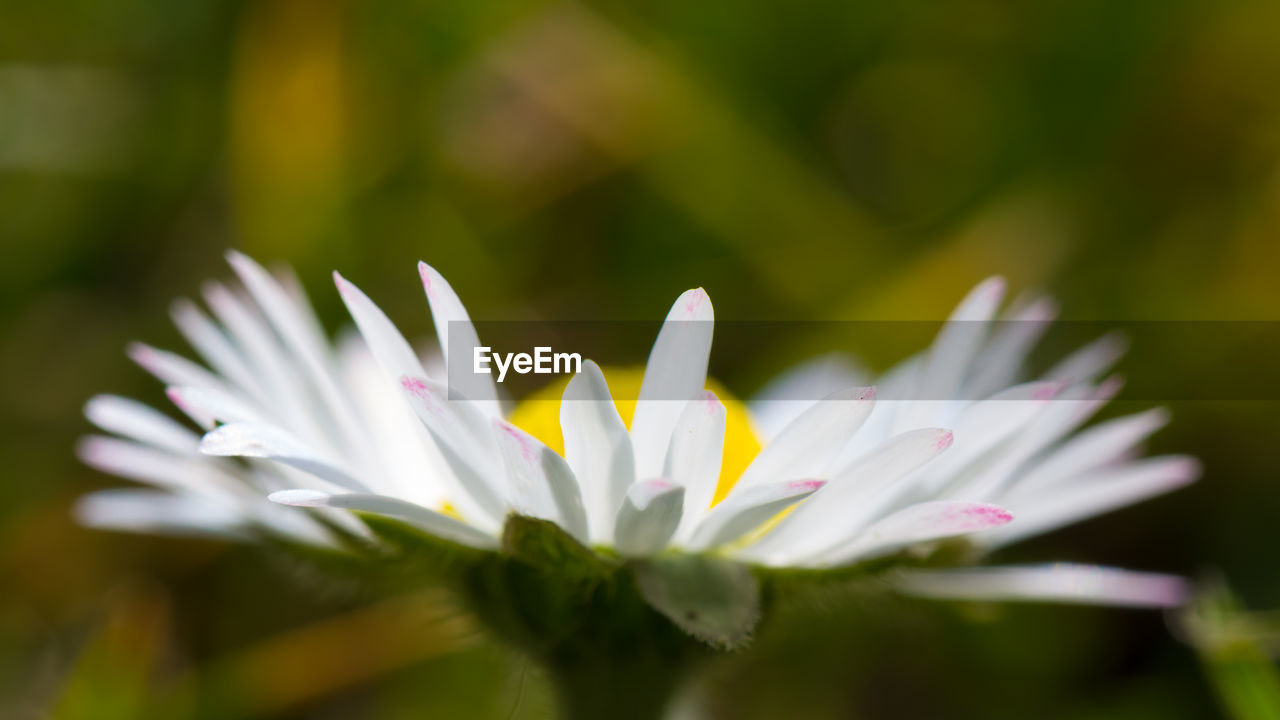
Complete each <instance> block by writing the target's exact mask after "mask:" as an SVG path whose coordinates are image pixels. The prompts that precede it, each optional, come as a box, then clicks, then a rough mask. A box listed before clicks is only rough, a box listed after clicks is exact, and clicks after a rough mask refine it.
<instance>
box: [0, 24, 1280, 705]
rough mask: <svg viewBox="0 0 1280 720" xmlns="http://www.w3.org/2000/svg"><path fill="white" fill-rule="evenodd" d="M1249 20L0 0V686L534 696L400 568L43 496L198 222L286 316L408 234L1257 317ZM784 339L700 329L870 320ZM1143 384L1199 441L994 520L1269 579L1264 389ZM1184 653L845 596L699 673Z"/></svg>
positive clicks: (993, 664) (450, 698) (789, 289)
mask: <svg viewBox="0 0 1280 720" xmlns="http://www.w3.org/2000/svg"><path fill="white" fill-rule="evenodd" d="M1278 28H1280V5H1278V4H1276V3H1274V2H1265V1H1261V0H1259V1H1256V2H1255V1H1252V0H1226V1H1225V2H1209V1H1208V0H1195V1H1193V0H1159V1H1157V0H1136V1H1133V2H1102V1H1101V0H1072V1H1070V2H1067V1H1064V0H1049V1H1047V2H1040V3H1016V2H1011V1H1008V0H1003V1H1001V0H967V1H965V2H958V1H952V0H941V1H938V0H935V1H933V2H921V1H916V0H908V1H906V2H900V3H873V2H864V1H853V2H839V1H837V0H797V1H796V2H790V3H740V4H734V5H729V4H726V3H697V2H675V1H673V0H654V1H651V2H645V3H625V2H618V1H616V0H606V1H602V2H596V3H591V4H576V3H564V2H509V1H507V0H470V1H468V2H443V1H441V0H402V1H396V2H391V1H388V2H379V3H356V2H337V1H335V0H256V1H254V2H226V1H225V0H224V1H214V0H186V1H184V2H159V1H158V0H119V1H117V2H111V3H102V2H90V1H88V0H49V1H47V2H23V1H22V0H9V1H6V2H4V3H2V4H0V452H2V453H3V456H2V457H3V468H4V470H3V476H2V477H3V489H4V502H3V503H0V716H3V717H5V718H44V717H57V718H108V719H114V718H134V717H162V718H206V717H207V718H351V717H360V718H374V719H377V720H383V719H385V720H393V719H399V718H405V719H407V718H423V717H477V718H486V717H492V718H507V717H541V716H544V715H545V714H546V713H547V711H548V709H549V707H550V704H549V700H548V698H547V694H546V690H545V687H543V685H542V684H541V682H540V680H539V678H538V677H537V676H536V673H533V672H532V671H531V670H530V669H529V668H527V667H526V666H525V665H524V664H523V663H522V661H520V660H519V659H517V658H513V657H510V656H508V655H506V654H504V653H503V652H501V651H500V650H498V649H496V648H495V647H493V646H492V645H491V644H490V643H488V642H487V641H485V640H484V638H483V637H479V636H478V635H477V634H476V633H475V631H474V629H473V628H472V625H471V623H470V621H469V619H468V618H467V617H466V616H465V615H463V614H461V612H460V611H458V610H456V609H454V608H452V607H451V605H450V603H449V600H448V599H447V598H444V597H442V596H440V595H438V594H435V593H434V592H432V591H429V590H428V591H424V592H422V593H416V594H413V595H409V596H406V597H395V598H372V597H368V596H367V595H366V594H363V593H361V592H360V590H359V589H358V588H353V587H349V586H344V585H343V584H341V583H336V582H332V581H327V580H325V579H323V578H317V577H311V576H307V575H305V574H303V573H300V572H298V571H297V570H296V568H293V567H291V566H290V565H289V564H288V563H287V562H285V561H283V560H281V559H280V558H276V557H273V556H272V555H271V554H270V553H268V552H265V551H263V550H259V549H253V548H243V547H227V546H223V545H219V544H214V543H207V542H196V541H174V540H164V539H155V538H145V537H126V536H116V535H109V534H104V533H95V532H89V531H86V530H82V529H78V528H76V527H75V526H74V525H73V523H72V522H71V519H70V517H69V510H68V509H69V506H70V503H71V502H72V500H73V499H74V498H75V497H76V496H77V495H78V494H80V493H83V492H85V491H86V490H89V489H93V488H98V487H104V486H109V485H116V484H119V483H117V481H116V480H114V479H112V478H107V477H104V476H102V475H99V474H97V473H95V472H93V471H91V470H89V469H87V468H85V467H83V466H81V465H79V464H78V463H77V461H76V460H75V458H74V456H73V454H72V446H73V443H74V440H75V438H76V437H77V436H78V435H80V434H82V433H84V432H86V431H87V430H88V424H87V423H86V422H85V421H84V420H83V419H82V418H81V416H80V407H81V405H82V403H83V402H84V401H85V400H86V399H87V398H88V397H90V396H91V395H93V394H95V393H98V392H116V393H121V394H125V395H130V396H135V397H140V398H143V399H145V400H147V401H150V402H153V403H155V404H157V405H158V406H161V407H166V406H167V404H166V403H165V401H164V398H163V395H162V393H161V390H160V388H159V386H158V384H156V383H154V382H152V381H151V380H150V379H149V378H148V377H146V376H145V374H144V373H143V372H142V371H141V370H139V369H137V368H136V367H134V366H132V365H131V364H130V363H129V362H128V361H127V359H126V358H125V357H124V354H123V352H122V350H123V347H124V345H125V343H126V342H127V341H129V340H131V339H135V338H136V339H146V340H147V341H149V342H154V343H155V344H157V345H159V346H161V347H168V348H173V349H184V350H185V348H184V347H183V345H182V343H181V341H180V339H179V337H178V335H177V333H176V331H174V330H173V329H172V328H171V327H170V325H169V322H168V315H167V306H168V303H169V302H170V300H171V299H172V298H174V297H176V296H179V295H195V294H197V293H198V288H199V285H200V283H201V281H202V280H203V279H205V278H208V277H211V276H225V275H228V274H229V273H228V271H227V268H226V266H225V265H224V263H223V262H222V253H223V250H224V249H225V248H227V247H237V248H240V249H243V250H245V251H246V252H248V253H250V254H251V255H253V256H255V257H257V258H259V259H260V260H263V261H287V262H289V263H291V264H292V265H293V266H294V267H295V268H296V269H297V271H298V272H299V274H300V275H301V277H302V279H303V281H304V283H305V284H306V285H307V287H308V289H309V290H310V292H311V295H312V298H313V300H314V302H315V303H316V305H317V307H318V310H319V311H320V314H321V316H322V317H323V318H324V320H325V321H326V323H327V324H328V326H329V329H330V330H337V329H338V328H339V327H341V326H343V325H344V324H346V323H347V322H348V321H347V318H346V316H345V313H344V312H343V311H342V308H341V304H340V302H339V300H338V298H337V296H336V293H334V292H332V285H331V281H330V279H329V272H330V271H331V270H333V269H335V268H341V269H342V271H343V273H344V274H345V275H346V276H347V277H348V278H350V279H352V280H353V281H355V282H357V283H358V284H360V285H361V286H362V287H363V288H365V289H366V290H367V291H369V293H370V294H371V295H372V296H373V297H374V299H375V300H377V301H378V302H379V303H381V304H382V306H383V307H384V308H385V309H386V310H387V311H388V313H389V314H390V315H391V316H392V317H393V318H394V319H395V320H396V321H397V322H398V323H399V324H400V326H401V328H402V329H403V330H404V331H405V332H406V334H407V335H409V336H410V337H416V336H423V335H427V334H428V333H430V324H429V316H428V314H427V312H426V305H425V303H424V302H423V298H422V293H421V289H420V287H419V286H418V283H417V279H416V272H415V268H414V261H416V260H418V259H420V258H421V259H425V260H427V261H428V262H430V263H432V264H433V265H435V266H436V267H437V268H439V269H440V270H441V271H442V272H443V273H444V274H445V275H446V276H447V277H448V278H449V279H450V281H451V282H452V284H453V285H454V287H455V288H456V289H457V290H458V291H459V293H460V294H461V295H462V297H463V298H464V300H465V301H466V302H467V303H468V306H469V308H470V309H471V311H472V314H473V316H476V317H479V318H492V319H521V318H553V319H582V318H595V319H599V318H611V319H612V318H626V319H652V318H657V317H659V316H660V315H661V314H662V313H664V312H665V310H666V307H667V305H668V303H669V302H670V299H671V298H672V297H674V296H675V295H676V294H677V293H678V292H680V291H681V290H684V289H686V288H688V287H693V286H698V285H701V286H704V287H706V288H707V289H708V291H709V292H710V294H711V296H712V297H713V298H714V301H715V305H716V312H717V316H718V317H722V318H729V319H746V320H754V319H812V320H839V319H886V318H894V319H898V318H924V319H938V318H941V317H943V316H945V314H946V312H947V311H948V310H949V309H950V307H951V306H952V305H953V304H954V303H955V302H956V301H957V300H958V299H959V297H960V296H961V295H962V294H963V292H964V291H965V290H966V289H967V288H968V287H969V286H971V285H972V284H973V283H974V282H976V281H977V280H979V279H981V278H982V277H984V276H986V275H988V274H992V273H1000V274H1004V275H1006V276H1007V277H1008V278H1009V279H1010V281H1011V283H1012V285H1013V287H1014V288H1015V290H1021V289H1029V288H1042V289H1045V290H1048V291H1050V292H1051V293H1053V294H1054V295H1056V296H1057V297H1058V298H1059V299H1060V300H1061V301H1062V305H1063V307H1064V316H1065V317H1067V318H1071V319H1082V320H1098V321H1105V320H1134V319H1141V320H1145V319H1208V320H1212V319H1264V320H1277V319H1280V282H1278V280H1280V166H1278V165H1277V154H1278V152H1280V85H1277V83H1276V79H1277V78H1278V77H1280V43H1278V42H1276V37H1277V29H1278ZM765 340H766V341H767V339H765ZM805 345H806V347H802V348H795V349H794V351H791V350H788V351H779V350H778V349H776V348H773V349H771V350H770V351H769V352H765V353H761V354H760V355H752V354H744V355H740V356H732V357H723V356H720V357H717V358H716V364H717V367H718V368H720V370H721V375H722V379H724V380H725V381H727V382H728V383H729V384H730V386H731V387H733V388H734V389H735V390H736V391H738V392H739V393H741V394H748V393H749V392H750V391H752V390H753V389H755V386H756V385H758V383H759V382H760V380H761V379H763V378H764V377H767V376H768V374H770V373H772V372H776V371H778V370H780V369H782V367H783V366H784V365H785V362H786V361H788V360H795V359H798V358H799V357H801V356H802V355H803V354H804V353H805V352H809V351H819V350H826V349H846V350H853V351H855V352H858V353H859V354H861V355H862V356H864V357H866V358H867V359H868V360H869V361H870V362H871V363H872V364H873V365H876V366H880V367H883V366H884V365H885V364H887V363H888V362H889V361H891V360H893V359H895V358H890V357H882V356H881V355H880V354H878V353H877V348H874V347H861V346H859V344H858V342H857V338H856V337H842V336H831V337H812V338H806V339H805ZM1186 352H1188V353H1211V352H1212V348H1205V347H1198V346H1196V345H1195V344H1194V343H1191V344H1190V346H1189V347H1187V348H1186ZM637 360H639V358H637ZM1253 362H1254V366H1252V367H1249V366H1241V367H1235V368H1231V371H1233V372H1238V373H1241V374H1243V375H1246V376H1247V375H1249V374H1250V373H1254V374H1258V373H1267V372H1273V370H1274V366H1275V365H1276V363H1277V358H1275V357H1268V356H1257V357H1256V358H1254V360H1253ZM1122 369H1123V370H1124V371H1125V372H1126V373H1128V374H1130V375H1140V374H1146V373H1155V374H1159V373H1161V372H1162V368H1161V367H1158V366H1153V367H1133V366H1124V367H1122ZM1179 380H1180V379H1179V378H1171V379H1170V380H1169V381H1170V382H1173V383H1176V382H1178V381H1179ZM1135 407H1139V405H1137V404H1135V403H1130V404H1129V405H1128V406H1126V405H1125V403H1123V402H1121V403H1119V404H1118V406H1117V408H1115V409H1113V410H1112V412H1119V411H1121V410H1125V409H1134V408H1135ZM1172 409H1173V412H1174V421H1173V423H1172V425H1171V427H1170V428H1169V429H1167V430H1165V431H1163V432H1162V433H1161V434H1160V435H1158V436H1157V437H1156V439H1155V440H1154V441H1153V443H1152V444H1153V449H1154V450H1155V451H1180V452H1189V453H1193V454H1196V455H1198V456H1200V457H1201V458H1203V460H1204V461H1205V464H1206V468H1207V470H1206V473H1205V476H1204V478H1203V480H1202V481H1201V482H1200V483H1198V484H1197V485H1195V486H1193V487H1192V488H1190V489H1188V490H1185V491H1182V492H1180V493H1178V494H1176V495H1175V496H1171V497H1167V498H1162V499H1159V500H1156V501H1154V502H1151V503H1148V504H1145V505H1142V506H1140V507H1136V508H1133V509H1129V510H1126V511H1122V512H1119V513H1116V514H1114V515H1111V516H1107V517H1104V518H1099V519H1096V520H1093V521H1090V522H1086V523H1083V524H1081V525H1078V526H1075V527H1072V528H1069V529H1066V530H1063V531H1060V532H1057V533H1054V534H1053V535H1050V536H1047V537H1044V538H1040V539H1038V540H1035V541H1033V542H1030V543H1026V544H1024V545H1021V546H1018V547H1017V548H1013V549H1011V550H1009V551H1006V552H1004V553H1002V555H1001V556H999V557H998V558H996V559H997V560H1001V561H1011V562H1013V561H1033V560H1047V559H1066V560H1079V561H1096V562H1104V563H1110V564H1119V565H1124V566H1131V567H1137V568H1146V569H1155V570H1163V571H1172V572H1179V573H1185V574H1189V575H1193V576H1202V575H1215V574H1216V575H1221V576H1223V577H1225V578H1227V579H1228V581H1229V582H1230V583H1231V585H1232V586H1233V587H1234V588H1235V589H1236V590H1237V592H1238V593H1239V594H1240V595H1241V596H1242V598H1243V600H1244V602H1245V603H1246V604H1248V605H1251V606H1254V607H1276V606H1280V573H1278V572H1277V566H1276V560H1275V549H1276V547H1277V545H1278V541H1280V527H1278V526H1277V522H1276V520H1277V518H1280V492H1277V488H1276V483H1277V480H1280V478H1278V477H1277V474H1278V473H1277V469H1276V468H1277V463H1276V460H1275V446H1276V439H1277V430H1276V421H1275V418H1276V410H1277V408H1276V405H1275V403H1263V402H1230V403H1228V402H1221V403H1215V402H1185V403H1178V404H1174V406H1173V408H1172ZM1197 663H1198V661H1197V658H1196V655H1195V653H1194V652H1193V651H1192V650H1191V649H1189V648H1188V647H1186V646H1184V645H1182V644H1180V643H1179V642H1178V641H1177V640H1175V639H1174V638H1173V637H1172V636H1171V635H1170V633H1169V632H1168V629H1167V628H1166V622H1165V618H1163V617H1162V616H1160V615H1159V614H1156V613H1139V612H1130V611H1114V610H1099V609H1081V608H1059V607H1007V608H990V607H954V606H945V605H934V604H928V603H919V602H904V601H886V600H883V599H879V600H877V599H875V598H869V599H866V600H865V601H856V602H854V601H849V602H827V603H814V604H812V605H806V606H803V607H799V608H794V609H792V610H791V611H789V612H786V613H783V615H782V616H780V617H778V618H776V620H775V622H773V623H771V624H769V625H768V626H766V627H765V628H764V629H763V631H762V632H761V634H760V637H759V638H758V642H757V644H756V646H755V648H754V649H753V650H752V651H751V652H748V653H746V654H743V655H738V656H731V657H726V658H724V659H723V661H721V662H718V663H716V664H715V665H714V666H713V667H712V668H711V669H710V670H709V672H708V677H707V678H706V680H705V683H704V685H705V690H706V694H705V697H706V699H707V702H708V704H709V707H710V708H711V710H712V715H713V716H714V717H725V718H739V717H742V718H755V717H760V718H765V717H818V718H883V717H894V718H942V717H947V718H1026V717H1044V718H1201V717H1214V716H1218V715H1219V714H1220V712H1221V711H1220V710H1219V709H1218V708H1219V705H1218V704H1217V702H1216V701H1215V699H1214V691H1213V688H1212V686H1211V685H1210V683H1209V681H1208V680H1206V679H1205V675H1204V674H1203V673H1202V672H1201V670H1200V668H1199V666H1198V664H1197ZM1264 716H1265V715H1257V716H1256V717H1264Z"/></svg>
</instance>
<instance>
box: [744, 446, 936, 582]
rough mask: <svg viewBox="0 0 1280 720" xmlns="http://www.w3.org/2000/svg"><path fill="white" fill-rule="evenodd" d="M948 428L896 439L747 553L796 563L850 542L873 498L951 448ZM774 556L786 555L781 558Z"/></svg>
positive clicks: (842, 475) (870, 512)
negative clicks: (806, 557) (847, 541)
mask: <svg viewBox="0 0 1280 720" xmlns="http://www.w3.org/2000/svg"><path fill="white" fill-rule="evenodd" d="M951 440H952V435H951V433H950V432H949V431H947V430H942V429H938V428H924V429H921V430H913V431H911V432H907V433H903V434H901V435H898V436H895V437H893V438H891V439H890V440H888V441H887V442H885V443H884V444H883V445H881V446H880V447H879V448H876V449H875V450H874V451H872V452H870V453H868V454H867V455H865V456H863V457H862V458H859V459H858V460H855V461H854V462H853V463H852V464H851V465H849V466H847V467H846V468H844V469H843V470H841V471H839V472H838V473H836V474H835V475H833V476H832V478H831V481H830V482H828V483H827V487H826V489H824V490H823V491H822V492H821V493H820V494H818V495H817V496H816V497H814V498H813V499H811V500H810V501H809V502H806V503H805V504H803V505H801V506H800V507H797V508H796V509H795V510H793V511H792V512H791V513H789V514H788V515H787V517H785V518H783V519H782V522H780V523H778V526H777V527H775V528H774V529H773V530H771V531H770V532H769V533H768V534H767V535H765V536H764V537H763V538H761V539H760V540H759V542H757V543H756V544H755V545H753V546H752V547H751V548H749V549H748V551H749V554H750V555H752V556H757V557H770V556H772V557H776V558H777V559H778V560H779V561H780V562H787V561H789V560H798V559H801V558H803V557H804V556H807V555H813V554H816V553H820V552H823V551H825V550H828V549H830V548H832V547H834V546H835V545H837V544H839V543H841V542H843V541H846V540H849V539H851V538H852V537H853V536H854V535H855V534H856V533H857V532H858V531H859V530H861V529H862V528H863V527H864V526H865V525H866V524H867V522H868V521H869V520H871V519H872V518H873V517H874V513H875V512H876V510H877V508H878V505H877V504H876V503H875V502H874V499H875V498H876V497H877V496H878V495H879V494H881V493H882V492H883V491H884V490H886V489H888V488H889V487H891V486H893V485H894V484H895V483H897V482H898V481H899V480H900V479H902V478H903V477H905V476H906V475H907V474H909V473H910V472H912V471H913V470H915V469H916V468H918V467H920V466H921V465H924V464H925V463H926V462H929V461H930V460H932V459H933V458H935V457H937V456H938V455H939V454H941V453H942V452H943V451H945V450H946V449H947V448H949V447H950V446H951ZM778 553H784V555H779V554H778Z"/></svg>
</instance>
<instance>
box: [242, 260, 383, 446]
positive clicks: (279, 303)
mask: <svg viewBox="0 0 1280 720" xmlns="http://www.w3.org/2000/svg"><path fill="white" fill-rule="evenodd" d="M227 262H228V263H230V264H231V267H232V269H234V270H235V272H236V275H238V276H239V277H240V280H241V282H243V283H244V286H245V287H246V288H247V289H248V290H249V293H250V295H252V296H253V299H254V300H255V301H257V303H258V306H259V307H261V308H262V310H263V311H264V312H265V313H266V316H267V319H268V320H269V321H270V322H271V325H272V327H274V328H275V330H276V332H277V333H278V334H279V336H280V337H281V338H283V339H284V344H285V347H286V349H287V350H288V351H289V352H290V353H291V355H292V357H293V358H294V359H295V361H296V362H297V364H299V365H301V366H302V369H303V370H304V372H305V373H306V374H307V375H309V376H310V380H311V382H310V383H309V384H308V386H309V387H310V389H311V390H312V391H314V392H315V393H316V395H317V396H318V397H319V398H320V399H321V400H322V402H323V407H325V408H327V410H328V414H327V418H326V419H327V421H328V422H327V423H322V425H323V426H324V427H326V428H329V429H331V434H330V438H331V440H332V441H333V442H334V443H335V444H336V445H337V447H338V448H340V449H341V450H342V452H343V453H344V454H346V455H348V456H349V457H355V458H361V459H367V458H365V454H366V453H367V447H368V441H367V439H366V437H365V432H364V428H363V427H361V426H360V425H359V424H357V423H356V422H355V413H354V410H353V408H352V407H351V403H350V401H349V400H348V398H347V397H346V395H345V394H343V392H342V390H341V389H340V388H339V387H338V383H337V380H336V378H335V377H334V369H333V358H332V357H331V354H330V350H329V344H328V342H327V341H326V339H325V338H324V337H320V336H317V335H316V333H315V332H314V328H313V326H312V323H311V322H310V319H309V311H308V310H301V309H299V308H298V307H297V306H296V305H295V304H294V298H293V296H291V295H290V294H289V293H288V292H286V291H285V290H284V289H283V288H281V287H280V285H279V283H277V282H276V279H275V278H273V277H272V276H271V273H268V272H267V271H266V270H265V269H264V268H263V267H262V266H261V265H259V264H258V263H257V262H255V261H253V260H252V259H250V258H249V257H248V256H247V255H244V254H242V253H239V252H236V251H235V250H229V251H227Z"/></svg>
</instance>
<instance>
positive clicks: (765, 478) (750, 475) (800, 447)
mask: <svg viewBox="0 0 1280 720" xmlns="http://www.w3.org/2000/svg"><path fill="white" fill-rule="evenodd" d="M874 406H875V389H874V388H851V389H848V390H841V391H839V392H835V393H832V394H831V395H828V396H827V397H826V398H824V399H822V400H819V401H818V402H816V403H814V404H813V405H812V406H810V408H809V409H808V410H805V411H804V412H803V413H801V415H800V417H798V418H796V419H795V420H794V421H792V423H791V424H790V425H788V426H787V427H786V429H784V430H783V431H782V432H781V433H780V434H779V435H778V437H777V438H775V439H774V440H773V442H770V443H769V444H768V445H765V447H764V449H763V450H761V451H760V454H758V455H756V458H755V460H753V461H752V462H751V465H749V466H748V467H747V469H746V470H745V471H744V472H743V473H742V477H741V478H739V479H738V482H737V483H736V484H735V485H734V488H735V489H738V488H743V489H745V488H749V487H753V486H755V485H760V484H763V483H768V482H779V481H781V480H783V479H785V478H795V477H826V476H827V475H828V473H829V471H830V469H831V468H830V465H831V462H832V461H833V460H834V459H835V458H836V456H837V455H838V454H839V453H840V451H841V450H842V449H843V448H844V446H845V445H846V444H848V442H849V440H850V438H852V437H853V434H854V433H856V432H857V431H858V428H859V427H860V426H861V425H862V423H863V422H864V421H865V420H866V419H867V416H868V415H869V414H871V409H872V408H873V407H874Z"/></svg>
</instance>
